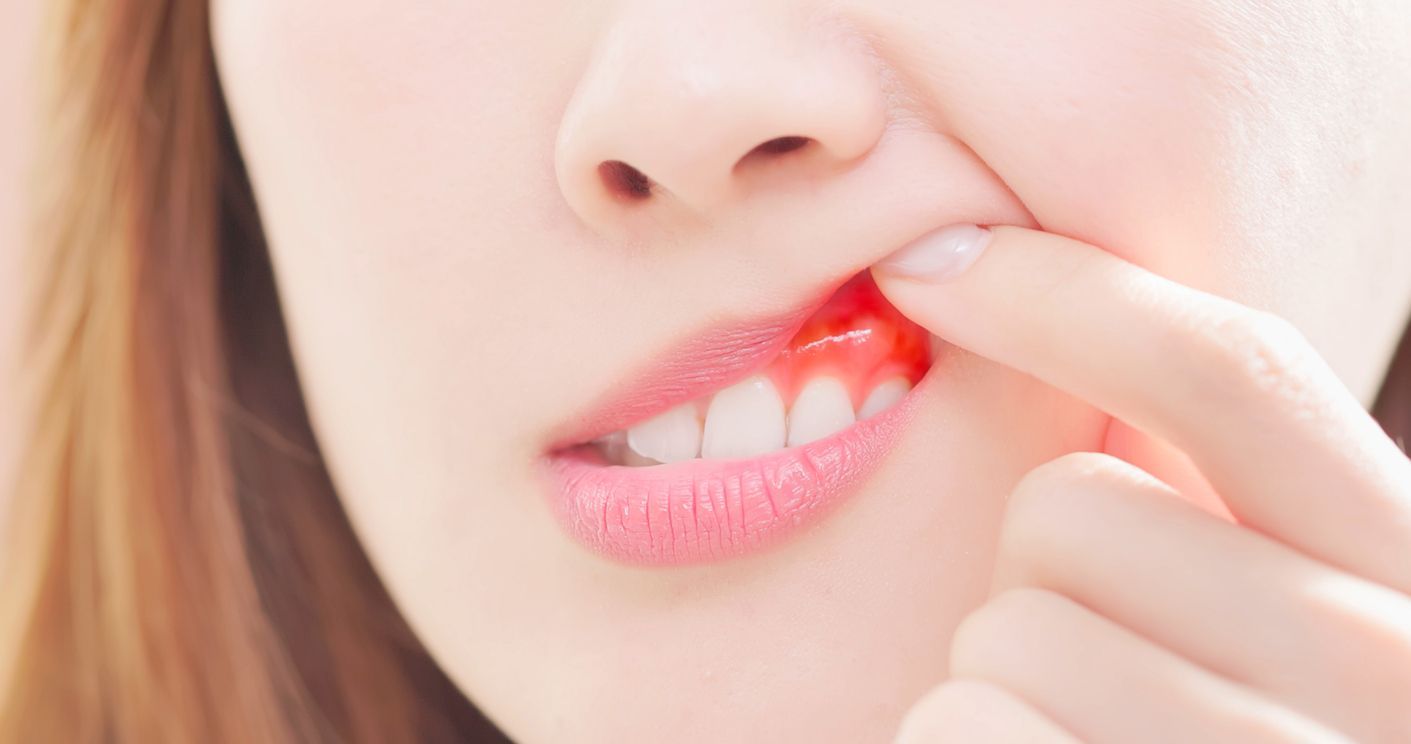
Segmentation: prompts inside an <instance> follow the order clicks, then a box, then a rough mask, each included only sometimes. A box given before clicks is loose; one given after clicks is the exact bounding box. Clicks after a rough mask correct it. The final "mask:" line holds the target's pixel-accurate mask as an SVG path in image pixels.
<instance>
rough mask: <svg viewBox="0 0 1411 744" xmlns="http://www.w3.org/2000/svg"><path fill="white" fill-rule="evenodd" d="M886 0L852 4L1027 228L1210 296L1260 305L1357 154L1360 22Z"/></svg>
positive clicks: (1280, 14)
mask: <svg viewBox="0 0 1411 744" xmlns="http://www.w3.org/2000/svg"><path fill="white" fill-rule="evenodd" d="M889 7H890V8H891V10H893V11H896V10H899V9H903V8H904V10H905V11H906V14H907V18H908V19H909V22H905V23H903V22H901V21H902V20H903V17H902V14H901V13H897V14H896V15H890V14H889V11H888V10H885V9H879V8H876V7H874V6H869V7H868V8H867V9H864V10H863V11H862V12H864V13H866V14H867V15H869V16H870V17H871V19H872V22H874V23H876V24H877V25H878V26H882V27H886V28H885V30H884V31H882V33H885V34H888V35H891V36H893V38H896V39H900V40H901V44H900V45H899V46H898V50H899V54H901V55H902V56H903V57H904V58H905V59H904V60H903V61H902V64H903V65H910V66H911V67H912V69H916V70H920V71H923V72H924V76H923V77H922V78H921V79H920V80H919V81H917V83H918V85H920V86H921V87H924V88H925V89H926V92H927V98H929V99H930V100H931V101H934V102H937V105H939V106H941V107H942V108H943V110H941V111H940V112H939V118H940V119H942V120H943V126H945V127H946V128H947V129H948V130H949V131H951V132H953V133H955V134H956V136H958V137H959V138H960V139H962V140H964V141H965V142H966V143H967V144H968V145H970V146H971V147H972V148H973V149H974V150H975V151H976V153H977V154H978V155H979V156H980V157H981V158H982V159H983V160H985V162H986V163H987V164H988V165H989V166H990V167H991V168H993V169H994V170H995V172H996V173H997V174H998V175H999V176H1000V177H1001V178H1003V179H1004V180H1005V182H1006V183H1007V184H1008V185H1009V186H1010V188H1012V189H1013V190H1014V192H1015V194H1016V195H1017V196H1018V197H1019V198H1020V199H1022V200H1023V201H1024V203H1025V205H1026V206H1027V207H1028V208H1029V209H1030V210H1031V212H1032V214H1033V215H1034V217H1035V219H1036V221H1037V222H1038V224H1039V225H1041V226H1042V227H1044V228H1045V229H1048V230H1051V231H1054V232H1058V233H1061V234H1066V235H1069V236H1072V237H1076V238H1079V239H1082V240H1086V241H1089V242H1093V243H1097V244H1099V245H1102V246H1104V247H1105V248H1108V249H1109V250H1112V251H1113V252H1115V253H1118V254H1119V255H1122V256H1123V257H1125V258H1127V259H1129V260H1132V261H1134V262H1136V263H1138V264H1141V265H1144V266H1146V267H1147V268H1150V269H1152V270H1155V271H1158V272H1160V273H1163V274H1165V275H1167V276H1170V277H1172V278H1175V279H1177V280H1180V281H1183V282H1186V283H1189V284H1193V285H1195V286H1198V287H1202V288H1205V289H1208V290H1212V291H1217V292H1221V293H1225V294H1230V295H1233V296H1236V297H1239V298H1242V299H1244V300H1246V301H1250V302H1255V303H1257V304H1267V303H1271V302H1273V301H1274V300H1275V299H1276V295H1277V290H1276V288H1274V287H1271V285H1272V284H1277V282H1278V280H1279V277H1278V276H1276V275H1275V276H1271V275H1270V272H1274V273H1275V274H1277V273H1278V272H1280V271H1282V270H1283V268H1282V267H1287V266H1288V261H1287V259H1288V258H1290V256H1289V255H1287V252H1289V251H1296V250H1298V248H1297V244H1296V241H1295V240H1294V236H1295V235H1298V234H1299V233H1300V230H1299V228H1300V226H1306V225H1308V224H1317V218H1318V215H1320V214H1321V213H1322V212H1323V211H1324V210H1325V209H1327V205H1325V204H1321V203H1319V202H1318V197H1319V196H1320V195H1321V194H1322V193H1323V192H1324V188H1325V187H1326V185H1327V183H1328V182H1329V179H1333V180H1334V181H1335V180H1337V179H1338V178H1339V173H1340V172H1341V169H1343V168H1345V166H1346V164H1347V163H1348V162H1349V160H1350V158H1351V157H1352V156H1351V155H1350V153H1351V152H1353V151H1354V150H1355V149H1356V147H1357V143H1356V142H1355V141H1353V140H1351V139H1347V138H1342V137H1341V133H1343V132H1347V131H1356V127H1353V126H1347V125H1350V124H1352V123H1353V122H1354V121H1355V119H1354V117H1355V116H1356V114H1355V113H1353V111H1355V109H1356V106H1357V104H1358V103H1359V101H1356V100H1349V97H1352V98H1355V97H1356V93H1357V91H1359V90H1360V89H1362V88H1364V86H1360V85H1358V84H1357V76H1358V75H1359V74H1360V71H1361V69H1362V68H1361V67H1360V65H1359V62H1360V60H1363V59H1365V56H1366V55H1365V54H1359V53H1358V50H1356V49H1349V48H1348V47H1349V46H1350V45H1351V44H1352V43H1353V42H1344V41H1339V40H1340V39H1367V38H1370V37H1372V32H1371V30H1370V29H1369V28H1366V27H1365V26H1366V25H1367V23H1368V21H1366V20H1363V21H1356V20H1354V19H1352V18H1351V17H1343V16H1340V15H1338V14H1337V13H1334V12H1333V11H1331V10H1329V9H1327V8H1323V7H1322V6H1321V5H1317V4H1313V3H1305V4H1303V7H1299V8H1289V7H1287V5H1281V6H1280V8H1279V9H1274V8H1272V7H1271V8H1268V9H1265V8H1263V7H1261V6H1260V4H1258V3H1242V4H1238V3H1236V4H1232V3H1226V2H1219V3H1216V2H1206V1H1201V0H1183V1H1181V2H1175V1H1167V0H1160V1H1157V2H1142V3H1123V2H1107V1H1105V0H1077V1H1076V2H1065V3H1037V2H1033V0H997V1H996V2H987V3H937V4H931V3H917V4H914V7H912V6H911V5H906V6H902V5H893V6H889ZM1294 10H1297V11H1298V12H1291V11H1294ZM916 12H921V13H927V12H929V13H933V14H934V15H933V17H931V18H929V19H926V20H924V21H922V22H916V20H915V17H914V15H915V13H916ZM1349 103H1350V104H1352V107H1353V110H1352V111H1349V110H1348V109H1347V105H1348V104H1349ZM1360 103H1366V101H1361V102H1360ZM1329 135H1331V136H1332V139H1329ZM1280 259H1283V260H1280Z"/></svg>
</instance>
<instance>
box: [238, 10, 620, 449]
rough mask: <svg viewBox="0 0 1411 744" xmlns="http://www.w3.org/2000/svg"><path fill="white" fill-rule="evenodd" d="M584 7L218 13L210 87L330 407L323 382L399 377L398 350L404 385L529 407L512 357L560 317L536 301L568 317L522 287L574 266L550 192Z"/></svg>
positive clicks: (586, 24) (317, 386) (581, 40)
mask: <svg viewBox="0 0 1411 744" xmlns="http://www.w3.org/2000/svg"><path fill="white" fill-rule="evenodd" d="M596 5H599V4H595V3H572V4H567V3H561V2H533V1H531V2H517V3H498V2H496V3H490V2H470V3H466V2H451V1H449V0H418V2H415V3H407V4H392V3H382V2H375V1H373V0H348V1H340V2H332V1H331V0H316V1H313V2H304V3H293V4H290V3H279V2H273V0H238V1H231V2H222V3H220V4H219V5H218V7H217V8H216V16H215V21H214V34H215V39H216V42H217V51H218V58H219V63H220V70H221V76H222V82H223V83H224V85H225V89H226V94H227V98H228V99H229V101H230V104H231V109H232V116H233V118H234V119H235V123H236V127H237V130H238V131H239V135H240V141H241V147H242V150H243V152H244V154H245V156H246V159H247V162H248V165H249V166H250V171H251V175H252V179H253V180H254V184H255V188H256V191H257V193H258V195H259V201H260V205H261V210H262V217H263V218H264V221H265V226H266V230H267V232H268V234H269V237H270V240H271V249H272V252H273V254H274V259H275V262H276V265H277V269H278V276H279V279H280V284H281V290H282V292H283V294H284V297H285V300H286V310H287V314H288V317H289V321H290V323H291V326H293V328H292V330H293V333H294V335H295V340H296V342H297V343H298V345H299V346H300V347H301V348H300V352H301V353H300V362H301V367H302V371H303V373H304V374H305V375H306V377H308V378H309V380H310V382H311V384H310V385H309V389H310V395H311V396H323V397H325V398H327V399H328V400H329V405H326V406H322V408H323V409H324V411H323V412H324V413H327V414H328V415H330V416H332V415H335V414H336V415H340V416H341V415H349V416H351V415H353V414H344V413H342V412H341V410H342V409H346V408H348V406H346V405H340V403H339V400H340V398H339V397H338V396H339V394H335V393H332V392H326V391H329V390H333V389H336V388H338V387H339V386H340V384H346V385H347V386H349V388H350V389H349V390H347V391H346V392H344V393H342V394H341V396H342V397H343V398H348V397H351V398H352V399H362V398H363V397H364V396H362V395H359V394H358V393H357V391H356V385H357V384H369V383H370V382H371V381H372V380H373V379H377V380H382V381H389V380H390V381H396V380H403V379H405V377H406V374H405V371H404V368H401V366H400V365H402V364H403V363H404V360H417V366H418V368H420V369H421V370H423V371H424V377H425V378H427V379H421V380H419V381H418V383H417V385H416V386H415V387H416V388H417V390H418V391H419V392H414V393H408V394H409V395H413V394H414V395H417V396H420V397H421V398H423V399H429V398H432V397H433V396H436V395H440V396H442V399H443V400H445V399H458V400H462V401H465V403H464V405H465V406H466V407H467V408H468V409H470V410H472V411H475V412H477V413H479V414H480V417H481V418H484V414H483V412H485V411H491V412H493V413H496V414H499V413H504V415H510V414H511V413H512V412H511V411H503V410H502V409H505V408H507V402H508V401H512V400H517V401H518V402H519V403H520V404H521V405H522V404H523V402H524V401H523V400H522V399H520V398H516V396H506V395H504V394H503V386H504V384H505V383H506V382H507V381H520V380H523V379H525V378H524V377H523V375H518V374H517V373H516V370H514V369H511V368H512V367H514V366H515V365H516V364H519V363H520V362H521V361H523V360H529V359H533V358H535V357H536V354H535V353H534V351H535V350H534V349H532V348H531V349H526V348H525V344H526V343H534V342H535V341H536V340H539V339H542V338H545V337H547V336H550V335H552V334H546V333H544V332H543V330H542V329H543V328H545V327H557V325H558V324H557V323H556V322H555V321H554V320H553V319H552V318H548V317H544V315H545V313H548V312H558V313H560V314H562V313H565V312H568V311H567V310H566V309H565V308H562V307H554V306H553V305H551V304H549V303H544V302H543V296H542V295H539V294H537V293H536V292H535V291H533V289H534V288H535V287H543V286H545V285H548V286H553V285H554V284H555V280H554V279H553V277H554V276H555V274H556V272H557V273H564V274H569V273H573V272H572V271H570V269H569V268H568V267H565V266H564V260H563V258H564V254H567V253H569V250H568V248H569V247H570V246H572V245H574V244H575V243H576V242H578V240H577V238H576V236H571V235H569V234H567V231H568V230H569V229H571V228H572V225H573V222H572V220H571V219H570V217H571V216H570V215H567V214H566V213H565V212H564V211H563V207H562V206H561V204H560V200H558V199H555V198H546V197H548V196H551V195H554V194H556V189H557V187H556V185H555V180H554V173H553V160H552V155H553V153H552V145H553V142H554V137H555V133H556V130H557V126H558V119H559V117H560V115H561V113H562V111H561V108H562V104H563V102H564V101H566V100H567V98H568V97H569V94H570V92H571V90H572V86H573V85H574V84H575V83H576V80H577V75H578V72H577V71H578V70H579V69H581V68H582V66H583V65H584V64H585V62H584V60H585V59H586V57H587V54H588V51H589V49H588V44H589V43H591V41H592V38H591V35H590V34H588V33H586V32H585V31H584V30H583V29H585V28H592V27H593V25H592V24H594V23H596V21H594V20H592V19H591V18H589V17H588V16H589V15H590V14H592V13H595V12H598V11H597V9H596V8H595V7H594V6H596ZM576 271H577V274H578V276H582V275H583V274H582V267H578V268H577V269H576ZM448 338H455V339H457V342H456V343H447V339H448ZM510 348H519V349H525V351H524V353H522V354H518V355H508V354H504V353H502V351H500V350H504V349H510ZM487 349H493V350H497V351H496V352H495V354H494V357H495V359H497V360H499V361H498V362H497V363H495V364H486V363H484V361H483V359H484V357H485V356H486V350H487ZM537 358H539V359H543V358H547V356H546V355H545V354H542V353H541V354H537ZM539 366H543V365H539ZM451 370H454V371H456V373H457V375H458V376H457V377H456V378H455V379H445V380H433V379H429V378H431V377H435V376H437V375H442V374H445V375H446V376H447V377H449V376H450V374H449V372H448V371H451ZM419 374H420V373H419ZM340 380H346V381H347V382H346V383H340V382H339V381H340ZM383 389H388V390H399V389H401V388H400V387H399V385H398V384H393V385H383ZM384 397H386V396H384ZM531 403H532V401H531ZM315 404H317V401H315ZM368 405H373V406H375V405H377V402H376V401H368ZM544 407H546V408H548V407H549V406H548V405H546V406H544ZM362 415H364V416H370V415H373V414H372V413H371V412H369V411H364V412H363V413H362ZM491 418H493V416H492V417H491ZM435 428H436V427H434V426H430V427H428V426H421V427H420V429H419V430H426V431H434V430H435Z"/></svg>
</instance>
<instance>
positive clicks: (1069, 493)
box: [1000, 452, 1133, 555]
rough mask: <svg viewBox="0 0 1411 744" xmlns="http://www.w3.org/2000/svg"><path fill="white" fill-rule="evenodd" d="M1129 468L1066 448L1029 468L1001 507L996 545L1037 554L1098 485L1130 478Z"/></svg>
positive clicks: (1090, 502)
mask: <svg viewBox="0 0 1411 744" xmlns="http://www.w3.org/2000/svg"><path fill="white" fill-rule="evenodd" d="M1132 469H1133V466H1131V465H1129V464H1127V463H1126V462H1123V461H1122V460H1120V459H1118V458H1116V457H1113V456H1112V455H1108V454H1105V453H1101V452H1070V453H1068V454H1066V455H1062V456H1061V457H1058V458H1055V459H1053V460H1049V461H1048V462H1046V463H1044V464H1042V465H1039V466H1038V467H1036V468H1034V469H1033V470H1030V471H1029V472H1028V473H1026V474H1025V475H1024V477H1023V478H1021V479H1020V480H1019V482H1018V483H1017V484H1016V485H1015V486H1014V489H1013V490H1012V491H1011V493H1010V496H1009V502H1008V503H1007V504H1006V506H1005V516H1004V524H1003V526H1002V529H1001V534H1000V549H1001V551H1003V552H1012V553H1015V554H1017V555H1022V554H1027V553H1033V552H1036V551H1038V552H1042V550H1043V546H1044V545H1046V543H1047V541H1048V538H1046V537H1045V536H1050V537H1051V536H1052V533H1054V532H1055V530H1061V529H1062V528H1063V527H1064V526H1065V525H1067V524H1069V523H1070V521H1071V520H1072V519H1074V518H1075V515H1079V514H1081V515H1082V518H1089V517H1090V515H1089V514H1087V512H1088V511H1090V510H1091V509H1092V508H1094V506H1095V503H1096V502H1098V501H1100V500H1101V499H1102V498H1103V496H1102V492H1104V491H1106V490H1109V489H1105V488H1097V487H1095V486H1097V485H1098V484H1104V483H1114V482H1121V481H1125V480H1130V472H1129V471H1131V470H1132Z"/></svg>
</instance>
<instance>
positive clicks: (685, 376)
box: [552, 274, 852, 450]
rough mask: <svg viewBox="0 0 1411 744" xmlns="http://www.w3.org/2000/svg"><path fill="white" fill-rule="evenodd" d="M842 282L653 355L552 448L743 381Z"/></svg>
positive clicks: (842, 279) (578, 441) (719, 326)
mask: <svg viewBox="0 0 1411 744" xmlns="http://www.w3.org/2000/svg"><path fill="white" fill-rule="evenodd" d="M848 276H852V274H849V275H848ZM847 278H848V277H847V276H844V277H840V278H839V279H837V280H836V281H834V282H832V283H831V284H829V285H828V286H827V287H825V288H823V289H820V290H818V291H817V292H816V293H815V294H814V295H813V296H811V297H810V298H809V300H808V301H807V302H805V303H802V304H800V305H799V306H797V307H795V308H793V309H791V310H787V311H784V312H781V313H775V314H773V315H766V316H756V317H753V318H741V319H736V320H731V321H727V322H724V323H719V324H716V325H714V326H711V327H709V328H706V329H703V330H702V331H701V332H699V333H696V334H694V335H693V336H692V337H691V338H690V339H689V340H687V341H684V342H682V343H679V344H677V345H676V346H674V347H671V348H668V349H665V350H663V351H661V352H659V353H658V354H657V355H656V356H655V357H653V359H652V360H651V361H650V362H648V363H646V364H644V365H642V366H641V367H639V368H638V370H637V371H636V372H634V373H633V374H630V375H627V376H626V377H625V378H624V379H623V380H622V381H621V382H620V383H618V384H617V385H614V386H613V387H612V388H611V389H609V390H608V391H606V392H605V394H604V395H602V396H601V397H600V398H599V399H598V402H597V403H595V404H593V405H590V406H589V407H588V409H587V410H586V411H585V412H584V413H583V414H582V415H580V416H578V417H576V418H575V420H574V422H573V423H572V424H570V425H569V426H567V427H566V428H565V429H564V430H563V431H562V432H561V433H560V434H559V435H558V436H556V437H555V438H554V442H555V445H554V446H553V447H552V449H553V450H560V449H564V448H566V447H571V446H575V445H579V444H583V443H585V442H588V441H591V440H593V439H596V438H598V437H601V436H604V435H606V434H610V433H612V432H615V431H619V430H621V429H625V428H627V427H629V426H632V425H633V424H636V423H639V422H641V421H644V420H646V419H649V418H651V417H652V416H654V415H656V414H658V413H661V412H663V411H666V410H668V409H670V408H672V407H674V406H676V405H679V404H681V403H685V402H687V401H690V400H695V399H696V398H700V397H702V396H704V395H707V394H709V393H712V392H715V391H717V390H721V389H723V388H725V387H728V386H729V385H731V384H733V383H736V382H738V381H740V380H741V379H744V378H745V377H748V376H749V375H750V373H752V372H754V371H756V370H758V369H759V368H760V367H762V366H764V365H765V364H766V363H767V362H769V361H770V360H771V359H773V358H774V357H775V356H777V355H778V354H779V352H780V351H782V350H783V348H784V346H785V345H786V344H788V343H789V341H790V339H792V338H793V337H794V335H795V334H796V333H798V330H799V328H800V327H801V326H802V325H803V323H804V321H806V320H808V318H809V316H811V315H813V314H814V313H815V312H817V311H818V309H819V308H820V307H822V306H823V305H824V303H826V302H827V301H828V298H829V297H831V296H832V294H833V292H834V291H836V290H837V289H838V287H840V286H842V284H843V283H844V282H845V281H846V280H847Z"/></svg>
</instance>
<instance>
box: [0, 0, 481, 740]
mask: <svg viewBox="0 0 1411 744" xmlns="http://www.w3.org/2000/svg"><path fill="white" fill-rule="evenodd" d="M49 12H51V13H52V17H51V18H50V19H49V21H50V33H49V41H50V43H51V48H52V49H51V53H50V58H49V60H48V64H47V65H45V66H44V69H46V71H47V72H48V76H49V83H50V85H49V87H48V90H49V91H50V92H51V94H52V101H51V102H50V105H49V107H48V126H47V127H46V128H45V130H44V131H45V149H44V151H43V152H42V154H41V156H40V164H39V168H38V170H37V172H38V173H39V174H42V177H41V178H40V182H39V183H38V184H37V191H36V193H37V196H38V212H37V220H36V228H35V231H34V240H33V243H34V249H35V252H34V254H33V256H32V258H34V259H35V263H34V266H33V269H32V271H31V273H30V274H29V276H31V277H33V278H34V279H35V281H36V284H35V286H34V297H33V299H32V302H31V303H30V310H31V312H32V319H33V322H34V325H33V332H32V334H31V336H30V344H29V347H28V359H29V367H30V372H31V373H32V374H33V380H34V381H35V383H36V384H35V386H34V388H33V389H34V392H35V400H36V403H37V412H36V415H35V425H34V429H33V433H32V436H31V437H30V440H29V443H28V449H27V451H26V452H25V457H24V458H23V460H22V471H23V473H22V478H21V482H20V484H19V486H18V488H17V493H16V501H15V504H14V513H13V515H12V518H11V520H10V525H9V526H10V528H11V529H10V531H9V532H10V534H9V535H7V536H6V537H5V539H4V541H3V542H0V545H6V548H7V551H8V552H9V555H8V559H7V560H5V561H4V562H3V565H4V566H5V567H6V569H7V576H6V577H5V581H4V583H3V586H4V587H5V589H4V592H3V594H0V602H3V605H0V675H3V676H0V742H3V743H5V744H9V743H10V742H15V743H19V742H61V741H62V742H100V741H102V742H109V741H114V742H143V743H144V744H146V743H148V742H153V743H155V742H198V741H199V742H244V741H252V742H276V743H277V742H308V741H353V742H361V741H367V742H374V741H375V742H384V741H399V742H400V741H407V742H410V741H466V740H471V739H474V738H478V737H484V736H488V735H489V733H488V732H491V731H493V729H491V728H490V727H488V726H487V725H486V724H485V723H484V721H483V719H481V718H479V717H478V714H476V713H475V711H474V709H473V708H472V707H471V706H470V705H469V704H468V703H467V702H466V701H465V700H464V698H462V697H461V696H460V695H459V694H458V693H457V692H456V691H455V688H454V687H453V686H452V685H451V684H450V683H449V682H448V681H447V680H446V678H445V677H444V675H442V674H441V673H440V671H439V669H438V668H437V667H436V666H435V664H434V663H432V662H431V660H430V659H429V657H428V656H427V655H426V653H425V651H424V650H423V649H422V648H421V647H420V646H419V645H418V644H417V642H416V640H415V639H414V637H413V636H412V634H411V633H410V631H409V630H408V629H407V627H406V625H405V623H404V622H403V621H402V619H401V618H400V616H399V615H398V614H397V613H396V611H395V609H394V608H393V606H392V603H391V601H390V599H389V598H388V597H387V595H386V593H385V591H384V589H383V588H382V586H381V585H380V584H379V583H378V581H377V579H376V577H375V575H374V573H373V571H372V568H371V567H370V566H369V565H368V564H367V561H366V558H365V557H364V556H363V554H362V553H361V551H360V550H359V549H358V547H357V544H356V541H355V539H354V538H353V535H352V532H351V530H350V528H349V527H348V524H347V522H346V519H345V517H344V515H343V514H342V512H341V510H340V508H339V506H338V502H337V499H336V497H335V496H334V493H333V489H332V487H331V484H330V483H329V480H328V477H327V473H326V472H325V471H324V468H323V464H322V460H321V458H320V457H319V455H318V452H317V447H316V445H315V443H314V439H313V436H312V434H311V433H310V431H309V428H308V424H307V420H306V417H305V415H304V413H303V409H302V404H301V402H300V399H299V394H298V389H297V382H296V378H295V375H294V369H293V365H292V362H291V361H290V360H289V356H288V349H287V341H286V339H285V336H284V332H283V326H282V324H281V321H280V316H279V310H278V304H277V300H276V298H275V294H274V291H273V284H272V281H271V279H270V277H269V273H268V272H269V268H268V265H267V263H266V262H267V257H266V254H265V251H264V245H263V242H262V239H261V237H260V230H259V225H258V219H257V217H256V215H255V211H254V208H253V200H252V198H251V196H250V192H249V184H248V181H247V180H246V178H245V175H244V172H243V168H242V166H241V164H240V160H239V156H238V153H237V151H236V148H235V145H234V140H233V136H232V135H231V132H230V130H229V124H228V119H227V117H226V115H225V113H224V109H223V103H222V101H221V96H220V91H219V85H218V82H217V79H216V75H215V70H214V64H213V60H212V51H211V44H210V37H209V31H208V26H207V23H208V19H207V12H208V11H207V7H206V4H205V2H202V1H201V0H194V1H192V0H142V1H141V2H138V1H137V0H107V1H106V2H105V1H104V0H62V1H59V0H56V2H54V3H53V4H52V7H51V9H50V11H49Z"/></svg>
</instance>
